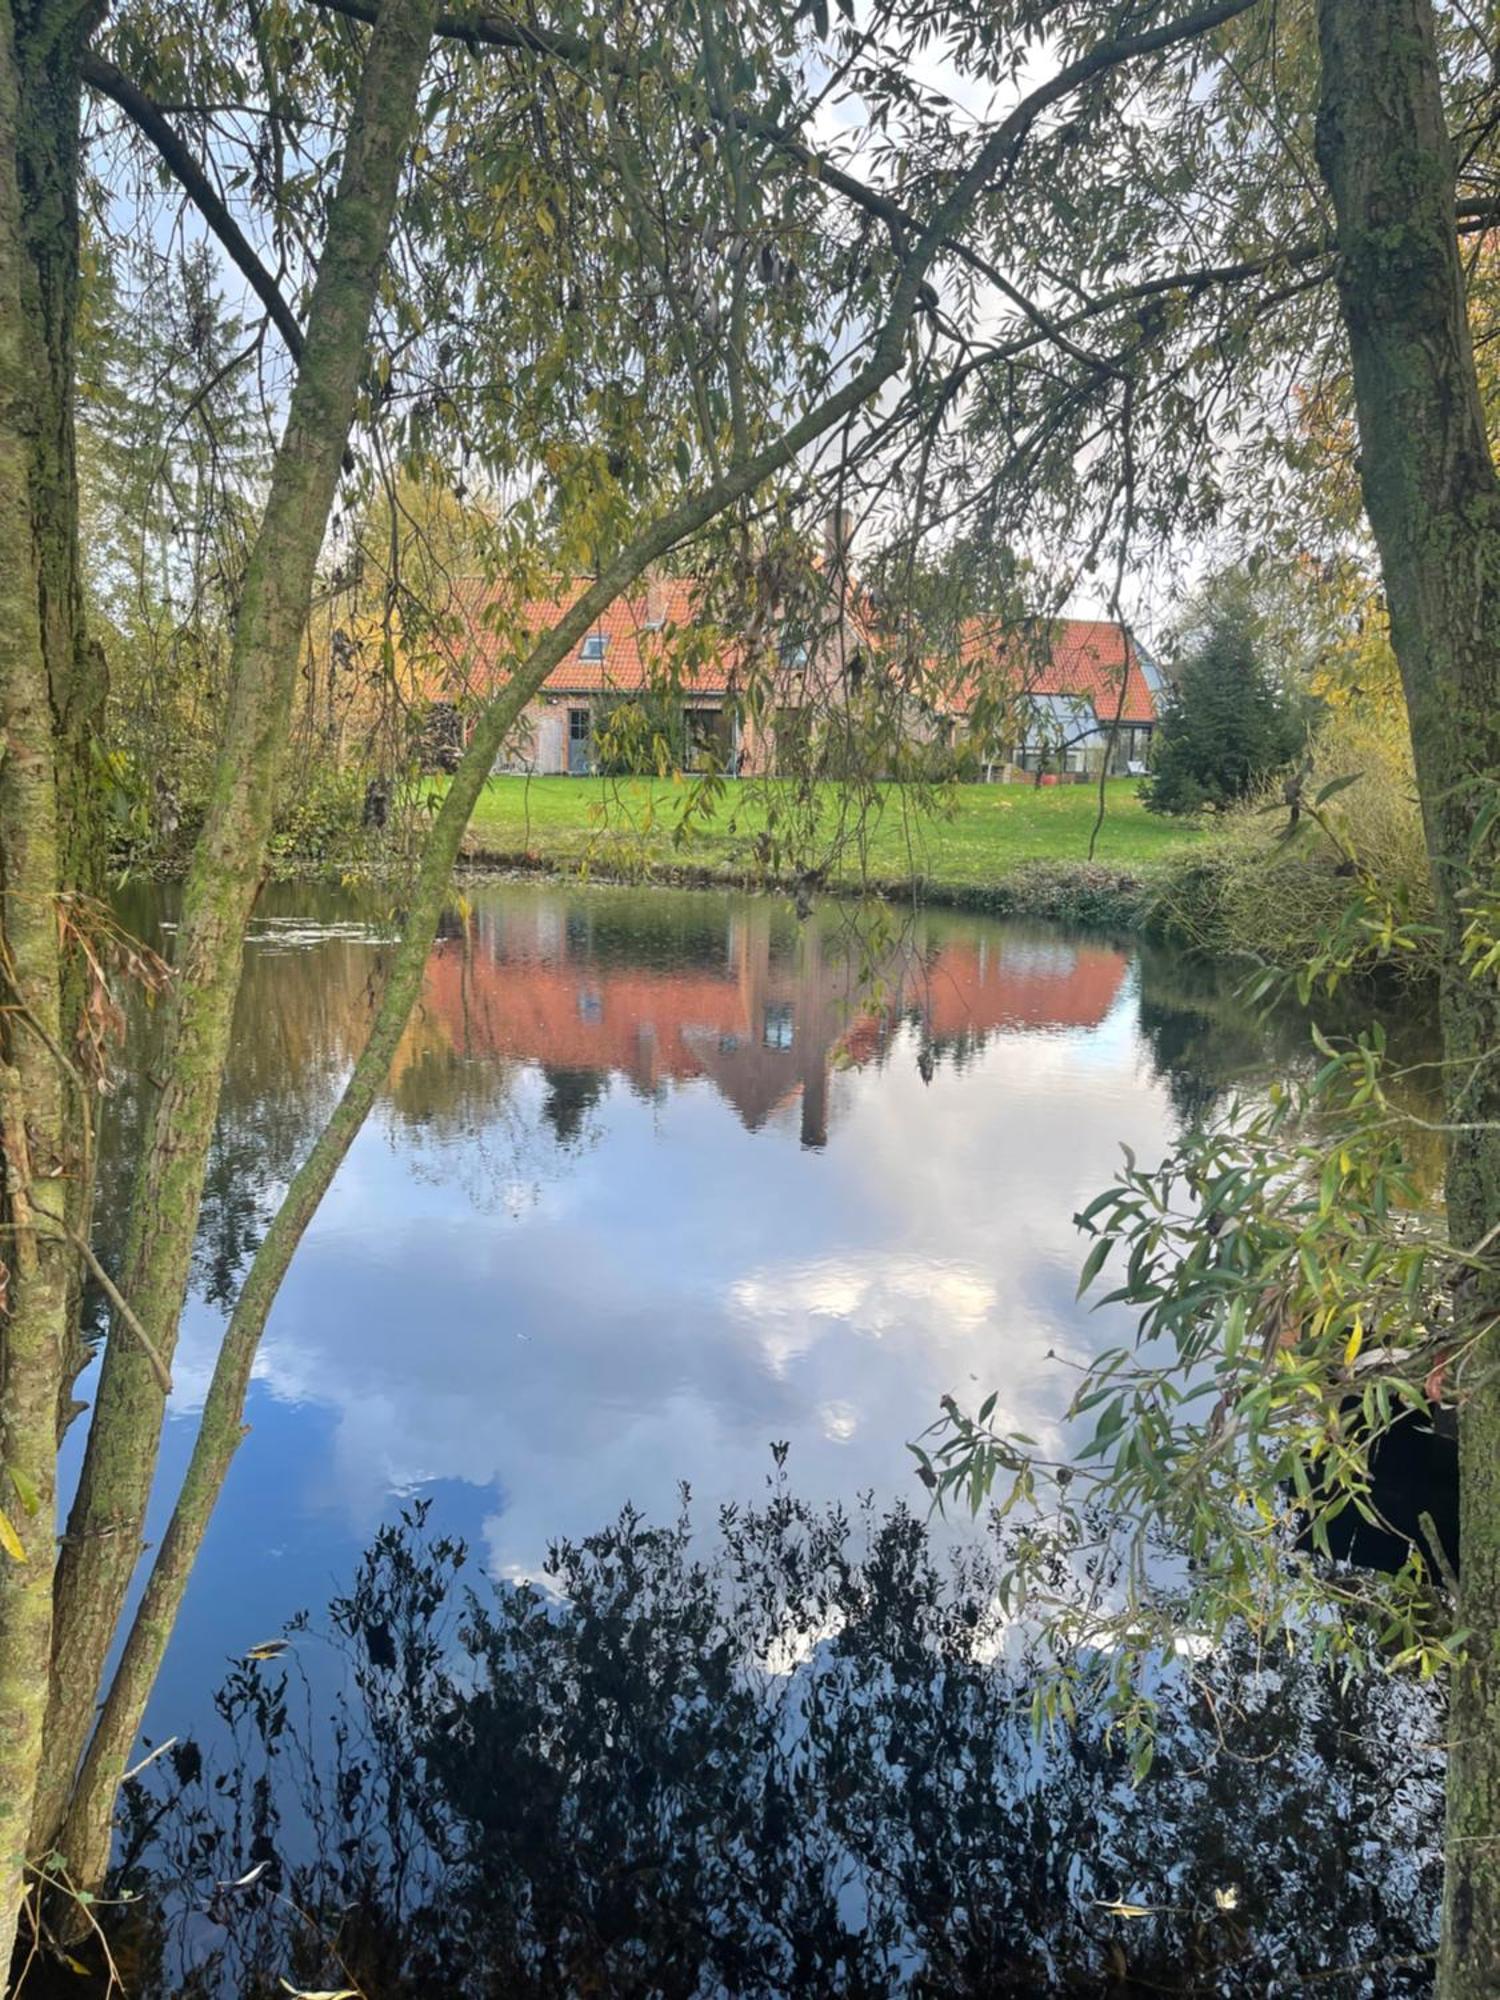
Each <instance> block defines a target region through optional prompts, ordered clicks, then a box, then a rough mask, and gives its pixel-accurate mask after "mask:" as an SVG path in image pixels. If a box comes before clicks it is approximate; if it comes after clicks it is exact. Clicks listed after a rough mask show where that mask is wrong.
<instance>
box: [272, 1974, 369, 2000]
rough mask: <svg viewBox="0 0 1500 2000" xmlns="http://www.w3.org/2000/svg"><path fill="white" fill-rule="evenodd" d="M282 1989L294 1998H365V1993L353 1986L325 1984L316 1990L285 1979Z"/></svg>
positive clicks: (307, 1999)
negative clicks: (293, 1983) (295, 1984)
mask: <svg viewBox="0 0 1500 2000" xmlns="http://www.w3.org/2000/svg"><path fill="white" fill-rule="evenodd" d="M281 1989H282V1991H283V1992H284V1993H290V1994H291V1996H292V2000H364V1995H363V1994H362V1993H361V1992H359V1991H358V1990H357V1988H355V1987H353V1986H337V1987H335V1986H323V1987H319V1988H317V1989H316V1990H315V1989H313V1988H312V1987H309V1986H293V1985H291V1984H289V1983H288V1981H286V1980H285V1979H283V1980H282V1982H281Z"/></svg>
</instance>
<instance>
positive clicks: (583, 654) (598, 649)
mask: <svg viewBox="0 0 1500 2000" xmlns="http://www.w3.org/2000/svg"><path fill="white" fill-rule="evenodd" d="M608 643H609V641H608V640H607V639H606V638H605V636H604V634H603V633H602V632H590V633H589V635H588V637H587V638H586V639H585V640H584V642H583V644H582V645H581V646H580V647H579V648H578V657H579V659H580V660H593V661H596V662H597V661H599V660H602V659H603V658H604V649H605V647H606V646H607V645H608Z"/></svg>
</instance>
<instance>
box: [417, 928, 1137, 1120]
mask: <svg viewBox="0 0 1500 2000" xmlns="http://www.w3.org/2000/svg"><path fill="white" fill-rule="evenodd" d="M1126 965H1127V962H1126V959H1125V957H1124V955H1123V954H1122V953H1120V952H1117V951H1113V950H1111V949H1110V948H1109V947H1107V946H1105V945H1101V944H1097V943H1087V942H1074V941H1071V940H1066V939H1063V938H1060V937H1058V936H1057V935H1056V934H1055V933H1049V934H1046V935H1037V936H1028V935H1027V934H1025V933H1020V934H1016V933H1013V932H1007V933H1006V934H1005V936H1004V937H1003V938H1002V939H999V940H998V941H997V938H996V934H995V931H994V929H993V928H991V927H972V928H971V927H968V926H966V925H965V924H964V923H963V922H962V920H959V919H943V918H940V917H938V916H928V917H925V918H922V919H919V920H918V921H917V923H916V924H915V926H914V927H911V926H909V927H908V929H907V932H906V934H905V935H904V936H903V938H902V940H901V941H900V943H898V944H896V945H893V946H891V947H889V948H887V949H885V950H884V951H882V952H881V953H880V954H879V955H878V956H877V958H876V959H875V963H874V965H873V968H872V966H871V964H870V962H869V957H868V954H867V953H865V952H864V951H862V950H861V948H860V943H859V939H858V938H857V936H856V934H855V932H854V930H853V927H852V925H851V924H850V922H849V921H848V920H847V919H846V918H845V916H844V915H843V913H841V912H840V911H839V910H838V909H837V908H836V907H832V906H831V907H830V908H828V909H827V910H825V911H821V912H819V913H817V914H816V915H815V916H814V917H813V918H812V919H811V920H810V921H808V922H806V923H803V924H799V923H797V921H796V920H795V918H793V917H792V916H791V914H790V913H789V912H787V911H786V910H784V909H783V908H782V907H781V906H780V905H778V904H776V903H774V902H772V901H770V900H758V901H756V900H747V899H744V898H735V899H730V898H728V897H717V896H712V895H706V894H705V895H701V896H689V895H680V896H678V897H675V898H673V899H672V905H671V913H670V916H669V917H667V918H665V919H664V918H663V917H662V914H661V903H660V900H659V899H650V898H648V897H643V896H640V895H637V894H634V893H632V892H630V891H627V890H618V891H615V890H597V891H594V892H592V893H591V894H589V895H588V896H586V897H584V898H580V897H579V896H578V895H577V893H576V892H574V893H572V894H571V895H569V896H567V897H564V896H563V895H561V894H558V893H556V892H552V893H548V892H545V891H544V892H539V893H537V894H535V895H534V896H533V897H527V898H524V899H512V898H507V899H506V900H505V901H504V902H503V903H502V902H500V901H498V900H497V901H495V902H491V903H489V904H487V905H486V906H484V907H483V908H482V909H480V910H479V911H477V912H475V913H472V914H470V915H469V916H468V917H467V918H466V919H465V921H464V922H463V923H462V924H459V923H454V924H452V925H450V927H449V934H448V935H446V936H444V937H442V938H441V939H440V940H439V941H438V943H437V945H436V946H435V948H434V951H433V955H432V958H431V960H430V961H429V964H428V967H427V975H426V985H425V989H424V996H423V1008H422V1011H421V1016H420V1019H419V1021H418V1022H417V1023H414V1026H413V1031H412V1037H411V1038H410V1039H411V1040H412V1043H413V1048H412V1054H413V1055H414V1054H415V1047H416V1045H418V1044H419V1045H420V1046H421V1047H422V1048H424V1049H426V1050H430V1049H431V1047H432V1044H433V1042H434V1041H435V1040H437V1041H440V1042H441V1043H443V1044H446V1046H447V1048H448V1050H450V1051H451V1053H452V1055H453V1056H454V1057H456V1058H457V1059H458V1060H460V1061H466V1062H472V1061H480V1062H483V1061H485V1060H499V1061H510V1062H515V1061H519V1062H531V1063H536V1064H539V1065H540V1066H541V1067H542V1069H543V1070H544V1071H545V1072H546V1074H547V1076H548V1079H549V1082H550V1083H551V1085H552V1088H553V1092H554V1094H555V1095H560V1096H561V1097H562V1098H563V1099H564V1100H565V1099H566V1098H567V1097H568V1095H569V1093H570V1088H571V1090H572V1091H573V1092H575V1093H576V1092H577V1091H578V1090H580V1089H587V1088H588V1087H590V1086H592V1087H595V1088H597V1086H598V1084H600V1083H601V1082H602V1081H603V1079H604V1078H605V1077H607V1076H609V1075H618V1076H620V1077H623V1078H625V1079H627V1080H628V1082H629V1083H630V1085H631V1086H632V1087H633V1088H634V1089H635V1090H636V1091H637V1092H639V1093H640V1094H641V1095H642V1096H648V1097H649V1096H654V1095H656V1094H658V1093H659V1092H660V1090H661V1089H662V1088H663V1086H664V1085H667V1084H669V1083H684V1082H687V1081H689V1080H692V1079H695V1078H705V1079H707V1080H708V1081H709V1082H711V1083H712V1084H713V1086H714V1087H715V1089H716V1090H718V1092H719V1093H720V1094H721V1095H722V1096H723V1097H724V1098H726V1099H727V1100H728V1102H729V1103H730V1104H732V1105H733V1106H734V1109H735V1111H736V1113H737V1114H738V1116H739V1118H740V1119H741V1121H742V1122H743V1124H744V1125H745V1126H746V1127H747V1128H748V1129H749V1130H751V1131H756V1130H758V1129H759V1128H760V1127H761V1126H763V1125H764V1124H765V1123H766V1121H767V1120H768V1119H769V1118H770V1117H771V1116H772V1115H773V1113H776V1112H777V1111H779V1110H780V1109H781V1108H782V1107H783V1106H787V1105H789V1104H790V1103H791V1102H792V1101H793V1100H794V1099H796V1100H798V1101H799V1103H800V1120H801V1136H802V1143H803V1145H804V1146H809V1147H820V1146H822V1145H824V1144H825V1143H826V1142H827V1138H828V1126H829V1117H830V1103H829V1097H830V1082H831V1078H832V1075H833V1073H834V1072H835V1071H837V1070H840V1069H844V1068H851V1067H854V1068H858V1067H862V1066H863V1065H865V1064H868V1063H879V1062H880V1061H881V1060H883V1058H884V1057H885V1055H886V1053H887V1052H888V1050H889V1048H890V1046H891V1043H892V1040H893V1038H894V1036H895V1034H896V1032H897V1031H898V1030H899V1029H900V1028H901V1027H902V1026H903V1025H910V1026H911V1028H912V1029H913V1030H914V1032H915V1034H916V1036H917V1040H918V1046H919V1049H920V1051H921V1058H920V1059H921V1061H922V1062H923V1064H924V1072H925V1073H930V1069H929V1067H928V1066H930V1065H935V1064H936V1063H937V1062H939V1061H941V1060H943V1059H945V1058H952V1059H954V1060H959V1061H961V1060H962V1059H963V1057H964V1055H965V1054H966V1053H967V1052H968V1051H969V1050H971V1049H973V1048H975V1047H977V1046H978V1045H980V1044H982V1043H983V1042H984V1041H985V1040H986V1039H987V1038H989V1037H990V1036H992V1035H996V1034H1006V1033H1017V1032H1023V1031H1030V1032H1054V1033H1055V1032H1061V1031H1066V1030H1069V1029H1091V1028H1097V1027H1098V1026H1099V1025H1100V1024H1101V1022H1103V1020H1104V1019H1105V1017H1106V1015H1107V1014H1108V1013H1109V1011H1110V1009H1111V1007H1112V1006H1113V1005H1114V1003H1115V1001H1116V999H1117V998H1118V997H1119V994H1120V990H1121V987H1122V986H1123V984H1124V981H1125V975H1126ZM403 1067H404V1064H403V1059H402V1056H399V1055H398V1058H397V1063H396V1072H397V1076H398V1077H399V1076H400V1074H401V1071H402V1069H403Z"/></svg>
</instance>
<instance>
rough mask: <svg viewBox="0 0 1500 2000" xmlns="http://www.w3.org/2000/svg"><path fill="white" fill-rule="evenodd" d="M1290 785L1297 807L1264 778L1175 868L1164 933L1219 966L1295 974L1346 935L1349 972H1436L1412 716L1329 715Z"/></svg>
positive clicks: (1167, 885) (1160, 903)
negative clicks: (1255, 966)
mask: <svg viewBox="0 0 1500 2000" xmlns="http://www.w3.org/2000/svg"><path fill="white" fill-rule="evenodd" d="M1345 780H1348V781H1350V782H1346V783H1345V782H1341V781H1345ZM1333 786H1340V789H1338V790H1337V791H1336V792H1332V793H1330V795H1329V796H1328V797H1327V798H1326V800H1325V802H1324V804H1323V805H1321V806H1319V805H1318V804H1317V803H1316V801H1317V800H1318V799H1319V798H1320V796H1321V795H1323V794H1324V793H1325V792H1328V791H1329V788H1330V787H1333ZM1292 789H1293V798H1291V799H1288V797H1287V796H1286V788H1285V787H1284V786H1283V784H1282V783H1281V781H1279V780H1268V781H1265V782H1263V783H1262V785H1261V787H1260V788H1259V790H1258V791H1257V792H1256V793H1255V794H1254V795H1252V796H1251V797H1250V798H1248V799H1247V800H1245V801H1244V802H1243V803H1242V804H1241V805H1239V806H1238V807H1236V808H1235V809H1234V810H1233V811H1232V812H1230V813H1227V814H1226V815H1225V816H1224V818H1223V820H1222V821H1221V823H1220V825H1219V826H1218V828H1217V829H1216V830H1215V832H1214V834H1213V835H1212V836H1211V837H1210V838H1209V839H1208V840H1207V841H1205V842H1204V843H1203V844H1202V845H1200V846H1198V847H1196V848H1194V849H1192V850H1191V851H1190V852H1188V853H1185V854H1183V855H1182V856H1180V857H1178V858H1177V859H1176V860H1175V861H1174V862H1173V864H1172V865H1171V867H1170V868H1169V870H1168V871H1167V874H1166V877H1165V879H1164V882H1163V885H1162V887H1161V889H1160V892H1159V895H1158V899H1157V906H1156V921H1157V924H1158V926H1159V927H1160V928H1162V929H1164V930H1165V931H1167V932H1168V933H1169V934H1170V935H1171V936H1173V937H1174V938H1176V939H1178V940H1180V941H1182V942H1185V943H1187V944H1190V945H1192V946H1195V947H1196V948H1198V949H1200V950H1202V951H1205V952H1210V953H1212V954H1213V955H1215V956H1216V957H1224V956H1227V955H1231V954H1238V955H1243V956H1248V957H1251V958H1256V959H1260V960H1263V961H1265V962H1267V963H1269V964H1272V965H1280V966H1286V967H1292V966H1300V965H1303V964H1304V963H1307V962H1309V961H1311V960H1313V959H1315V958H1316V957H1317V956H1318V955H1319V954H1320V953H1321V952H1322V951H1323V950H1324V948H1325V940H1326V939H1327V938H1328V937H1329V936H1330V935H1332V934H1334V933H1336V932H1337V933H1341V934H1342V935H1343V937H1344V938H1345V940H1346V941H1347V943H1348V944H1349V947H1350V949H1351V952H1352V964H1351V967H1350V969H1351V970H1353V971H1357V972H1358V971H1364V972H1371V971H1374V970H1376V969H1377V968H1390V969H1392V970H1394V971H1395V972H1397V973H1399V974H1401V975H1402V976H1404V977H1406V978H1411V979H1422V978H1426V977H1429V976H1431V975H1432V974H1433V973H1434V971H1435V964H1434V958H1433V951H1434V949H1435V943H1436V940H1435V939H1433V938H1432V937H1431V936H1430V935H1429V934H1428V932H1427V929H1426V927H1427V925H1428V924H1429V923H1430V920H1431V916H1432V888H1431V882H1430V879H1429V876H1428V870H1427V857H1426V850H1425V848H1424V846H1423V839H1422V821H1421V815H1420V812H1419V810H1418V807H1417V800H1416V781H1415V779H1414V777H1413V775H1412V763H1411V747H1410V743H1409V741H1408V739H1407V736H1406V729H1405V722H1404V719H1402V718H1400V717H1390V716H1376V717H1373V718H1371V717H1368V716H1366V715H1363V714H1362V713H1360V712H1359V711H1356V710H1355V709H1353V708H1352V707H1338V708H1333V709H1330V710H1329V712H1328V714H1327V716H1326V718H1325V720H1324V722H1323V725H1322V727H1321V728H1320V730H1319V731H1318V733H1317V735H1316V736H1315V737H1314V738H1313V741H1312V745H1311V750H1310V754H1309V758H1308V763H1307V766H1306V767H1305V770H1304V771H1303V772H1302V774H1301V775H1300V777H1299V780H1298V782H1297V783H1296V785H1295V786H1294V787H1293V788H1292ZM1294 817H1295V823H1294ZM1397 931H1399V932H1400V933H1401V937H1402V939H1403V940H1404V942H1397V941H1396V937H1395V933H1396V932H1397Z"/></svg>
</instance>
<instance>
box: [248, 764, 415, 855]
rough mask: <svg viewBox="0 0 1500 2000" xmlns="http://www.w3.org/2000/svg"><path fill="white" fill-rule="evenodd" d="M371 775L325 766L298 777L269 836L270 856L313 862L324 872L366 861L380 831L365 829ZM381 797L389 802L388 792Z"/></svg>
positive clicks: (301, 773)
mask: <svg viewBox="0 0 1500 2000" xmlns="http://www.w3.org/2000/svg"><path fill="white" fill-rule="evenodd" d="M370 794H371V783H370V776H369V773H368V772H366V771H362V770H359V769H356V768H352V767H345V768H344V769H341V770H340V769H332V768H329V767H327V766H324V767H321V768H318V769H312V770H306V771H303V772H300V773H298V774H297V775H296V777H295V779H294V781H293V782H292V783H290V784H289V785H288V787H287V790H286V795H285V797H284V798H283V799H282V802H281V807H280V810H279V811H278V813H277V815H276V825H275V828H274V830H273V832H272V835H271V842H270V853H271V859H272V862H273V864H275V863H277V862H315V863H318V864H319V865H322V866H326V867H342V866H348V865H352V864H353V863H355V862H356V861H359V860H362V859H365V858H367V856H368V853H369V849H370V846H371V843H372V840H375V839H378V837H379V834H380V832H381V827H380V826H374V827H371V826H367V825H366V817H367V800H368V798H369V796H370ZM383 795H384V796H385V797H386V799H387V801H388V800H389V791H388V789H387V790H385V791H384V793H383Z"/></svg>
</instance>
